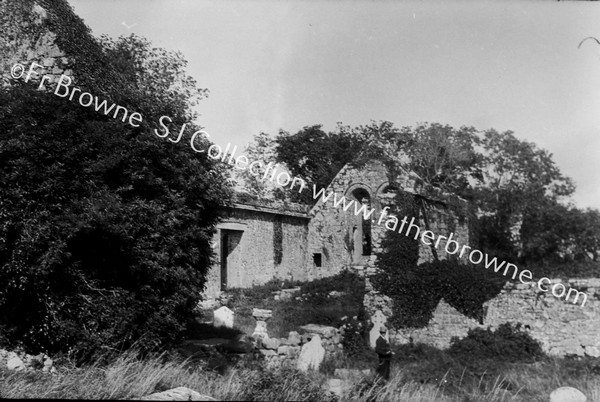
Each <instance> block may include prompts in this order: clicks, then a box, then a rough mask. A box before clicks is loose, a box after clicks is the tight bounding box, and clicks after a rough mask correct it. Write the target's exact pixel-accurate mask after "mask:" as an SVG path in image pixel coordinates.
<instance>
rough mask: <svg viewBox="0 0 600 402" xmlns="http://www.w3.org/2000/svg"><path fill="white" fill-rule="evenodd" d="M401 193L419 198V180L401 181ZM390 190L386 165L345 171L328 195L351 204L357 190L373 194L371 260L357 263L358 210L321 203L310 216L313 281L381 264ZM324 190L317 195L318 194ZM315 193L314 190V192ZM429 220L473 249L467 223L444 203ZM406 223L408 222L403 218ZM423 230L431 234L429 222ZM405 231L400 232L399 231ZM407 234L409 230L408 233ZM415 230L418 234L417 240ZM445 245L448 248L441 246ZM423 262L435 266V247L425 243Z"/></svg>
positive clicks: (436, 228) (437, 230) (440, 232)
mask: <svg viewBox="0 0 600 402" xmlns="http://www.w3.org/2000/svg"><path fill="white" fill-rule="evenodd" d="M396 181H397V182H398V185H399V187H400V188H399V190H401V191H405V192H408V193H411V194H418V193H419V189H418V185H417V184H416V181H415V177H414V176H413V175H411V174H407V173H405V174H404V175H402V176H400V177H398V178H397V179H396ZM388 185H389V181H388V177H387V174H386V168H385V167H384V166H383V164H381V163H379V162H377V161H373V162H371V163H368V164H366V165H365V166H364V167H361V168H354V167H351V166H349V165H347V166H345V167H344V168H343V169H342V170H341V171H340V172H339V173H338V174H337V176H336V177H335V178H334V180H333V181H332V182H331V184H330V185H329V186H328V187H327V189H326V191H327V192H335V194H337V196H338V199H339V197H340V196H342V195H344V196H345V197H346V199H348V200H351V199H353V197H352V192H353V191H354V190H356V189H363V190H365V191H367V192H368V193H369V197H370V200H371V205H370V208H375V212H374V213H373V214H372V215H371V239H372V240H371V242H372V253H371V256H368V257H367V256H365V257H362V258H360V259H358V260H357V259H356V258H353V255H352V253H353V235H352V230H353V227H354V226H356V225H357V224H359V222H360V219H362V214H360V215H358V216H357V215H355V212H354V211H355V209H354V206H351V207H350V208H349V209H348V210H347V211H344V210H343V208H342V206H341V205H339V206H337V207H336V206H334V205H333V201H332V200H333V197H331V198H330V199H329V200H328V201H327V202H325V203H324V202H322V201H318V202H317V203H316V204H315V206H314V207H313V208H312V210H311V211H310V215H311V217H312V219H311V221H310V223H309V235H308V252H309V257H308V258H307V269H306V270H307V272H308V276H309V278H310V279H317V278H322V277H325V276H331V275H335V274H336V273H338V272H339V271H340V270H341V269H343V268H345V267H355V268H356V267H364V268H369V267H372V266H373V265H374V263H375V254H376V253H378V252H380V251H381V248H380V244H381V241H382V239H383V237H384V236H385V233H386V232H387V230H388V229H386V227H385V226H384V224H385V218H384V219H383V220H381V223H378V221H379V219H380V216H381V211H382V209H383V208H384V207H385V206H386V205H388V204H389V202H390V201H391V197H393V195H390V194H389V193H386V192H385V190H386V187H387V186H388ZM318 190H320V189H317V191H318ZM311 191H312V189H311ZM427 216H428V220H429V224H430V230H431V231H433V232H434V234H435V235H436V236H437V235H443V236H448V235H449V234H450V233H454V239H455V240H457V241H459V242H460V244H468V241H469V229H468V223H467V222H466V220H461V219H459V218H458V217H457V216H455V215H454V214H453V213H452V212H451V211H450V210H447V209H446V208H445V207H444V206H443V204H442V203H435V205H433V206H430V207H428V211H427ZM398 218H399V219H402V216H399V217H398ZM419 226H420V228H421V233H422V232H423V231H424V230H426V229H425V227H426V226H425V221H424V220H423V218H422V217H421V219H420V222H419ZM398 228H399V227H398ZM405 230H406V229H405ZM414 233H415V230H414V229H413V232H412V234H413V236H414ZM440 245H443V243H441V244H440ZM441 248H442V250H438V256H439V257H440V258H441V259H444V258H445V257H446V253H445V251H444V250H443V247H441ZM316 253H318V254H321V256H322V266H321V267H317V266H316V265H315V264H314V262H313V259H312V258H311V256H312V255H313V254H316ZM419 254H420V262H423V261H430V260H432V259H433V254H432V251H431V248H430V247H429V246H426V245H424V244H423V243H422V242H421V241H420V240H419Z"/></svg>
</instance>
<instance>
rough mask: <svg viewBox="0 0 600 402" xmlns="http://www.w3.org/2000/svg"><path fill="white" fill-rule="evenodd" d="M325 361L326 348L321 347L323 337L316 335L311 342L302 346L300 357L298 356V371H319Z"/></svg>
mask: <svg viewBox="0 0 600 402" xmlns="http://www.w3.org/2000/svg"><path fill="white" fill-rule="evenodd" d="M323 359H325V348H323V345H321V337H320V336H319V335H314V336H313V337H312V339H311V340H310V342H308V343H305V344H304V345H302V350H301V351H300V356H298V363H297V364H298V366H297V367H298V370H300V371H304V372H306V371H308V370H311V369H312V370H319V367H320V366H321V363H323Z"/></svg>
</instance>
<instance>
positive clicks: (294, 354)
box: [257, 324, 342, 367]
mask: <svg viewBox="0 0 600 402" xmlns="http://www.w3.org/2000/svg"><path fill="white" fill-rule="evenodd" d="M300 330H301V332H302V334H299V333H298V332H296V331H291V332H290V333H289V334H288V336H287V338H261V339H258V340H257V351H258V353H260V354H261V355H263V356H264V357H265V359H266V360H267V366H268V367H278V366H287V367H297V366H298V360H299V357H300V354H301V351H302V348H303V346H304V345H307V344H308V343H309V342H310V341H311V340H312V339H313V337H314V336H315V335H318V336H319V338H320V344H321V346H322V348H323V349H324V354H323V358H324V357H326V356H327V355H328V354H333V353H335V352H336V351H338V350H340V351H341V350H342V344H341V334H342V332H341V330H340V329H337V328H335V327H330V326H325V325H317V324H308V325H304V326H302V327H300ZM310 353H313V352H310ZM313 354H314V353H313ZM323 358H321V359H318V360H321V362H322V360H323ZM318 364H320V362H319V363H318Z"/></svg>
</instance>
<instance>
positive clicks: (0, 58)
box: [0, 0, 73, 81]
mask: <svg viewBox="0 0 600 402" xmlns="http://www.w3.org/2000/svg"><path fill="white" fill-rule="evenodd" d="M47 19H48V11H47V10H46V9H45V8H43V7H42V6H40V5H39V4H37V3H36V2H33V1H11V0H3V1H0V31H1V32H2V34H1V35H0V68H1V70H0V71H1V73H0V74H1V75H2V77H3V78H6V77H8V75H9V72H10V68H11V67H12V66H13V65H14V64H15V63H21V64H23V65H24V66H26V67H28V66H29V65H31V63H33V62H36V63H38V64H40V65H42V66H43V68H39V69H37V70H36V72H37V73H39V76H42V75H51V76H53V77H54V81H57V80H58V78H59V77H60V75H61V74H65V75H69V76H70V75H72V73H73V72H72V70H71V69H70V68H71V66H70V63H69V59H68V58H67V57H66V55H65V53H64V52H63V51H62V50H61V49H59V47H58V46H57V45H56V43H55V41H56V34H55V33H53V32H51V31H49V30H48V27H47V26H46V25H47Z"/></svg>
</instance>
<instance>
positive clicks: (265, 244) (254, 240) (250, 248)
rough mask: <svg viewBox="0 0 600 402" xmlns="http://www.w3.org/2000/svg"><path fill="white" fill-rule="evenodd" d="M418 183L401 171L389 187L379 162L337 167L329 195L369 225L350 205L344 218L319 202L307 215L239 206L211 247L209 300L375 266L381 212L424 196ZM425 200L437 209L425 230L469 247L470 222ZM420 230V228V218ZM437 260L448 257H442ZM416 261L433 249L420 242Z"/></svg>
mask: <svg viewBox="0 0 600 402" xmlns="http://www.w3.org/2000/svg"><path fill="white" fill-rule="evenodd" d="M416 179H417V177H416V176H415V175H414V174H412V173H409V172H404V173H403V174H401V175H400V177H397V178H396V180H395V182H396V184H391V183H390V182H389V179H388V175H387V173H386V168H385V167H384V166H383V164H382V163H380V162H378V161H371V162H369V163H366V164H364V165H363V166H361V167H355V166H352V165H351V164H348V165H346V166H345V167H344V168H342V169H341V170H340V172H339V173H338V174H337V175H336V176H335V177H334V179H333V180H332V182H331V184H330V185H329V186H328V187H327V189H326V192H327V193H329V192H335V194H336V195H337V197H338V198H339V197H341V196H342V195H343V196H344V197H345V198H346V199H347V200H354V202H356V203H359V204H357V205H361V204H366V206H367V207H368V208H369V209H370V208H373V209H374V212H373V213H372V214H371V215H370V219H365V217H364V214H362V213H359V214H356V212H355V211H356V209H355V208H354V206H353V207H351V208H349V209H347V210H345V211H344V209H343V208H342V206H334V205H333V203H332V202H331V200H329V201H328V202H323V200H322V199H321V198H319V199H318V200H317V202H316V203H315V205H314V206H312V208H309V207H305V206H302V205H297V204H291V205H290V204H287V205H283V204H273V203H268V202H264V203H257V205H247V204H236V205H235V206H234V207H232V208H231V209H230V210H229V211H227V213H226V217H225V218H224V219H223V221H222V222H221V223H220V224H219V225H218V227H217V229H218V231H217V234H216V235H215V238H214V241H213V248H214V251H215V253H216V256H217V259H216V263H215V265H214V266H213V268H212V270H211V272H210V275H209V283H208V289H207V294H208V296H214V295H216V294H218V293H219V291H222V290H225V289H227V288H228V287H251V286H253V285H257V284H261V283H265V282H267V281H269V280H271V279H275V278H277V279H290V280H303V281H304V280H312V279H317V278H323V277H327V276H332V275H335V274H337V273H339V272H340V271H341V270H342V269H351V270H359V271H363V270H366V269H368V268H371V267H373V266H374V263H375V255H376V253H378V252H379V251H381V248H380V244H381V241H382V239H383V236H384V234H385V232H386V230H387V229H386V228H385V227H384V225H383V222H381V223H378V218H379V217H380V215H381V211H382V210H383V208H385V207H386V206H388V205H391V202H392V198H393V197H394V195H395V194H396V192H398V191H404V192H407V193H409V194H412V195H413V196H423V197H424V195H423V194H422V193H421V190H422V185H420V184H419V180H416ZM311 191H312V190H311ZM427 198H428V199H429V201H431V202H430V203H429V204H430V205H432V204H433V205H435V206H436V207H434V208H432V209H430V210H429V211H428V214H427V216H428V222H427V223H428V225H429V226H428V227H429V229H430V230H432V231H433V232H434V233H436V234H441V235H448V234H449V233H450V232H453V233H454V234H455V237H454V238H455V239H456V240H458V241H459V242H460V243H462V244H468V241H469V233H468V222H467V221H466V220H465V219H459V218H458V217H457V216H455V215H454V214H453V213H452V212H450V210H449V209H448V208H446V204H445V201H444V196H443V195H441V194H440V196H439V197H437V198H434V199H432V197H431V195H428V196H427ZM419 223H420V225H419V226H420V227H421V228H424V227H425V222H424V221H423V217H421V219H420V222H419ZM439 253H440V255H439V257H440V258H442V259H443V258H445V256H444V251H443V250H440V251H439ZM419 254H420V260H421V261H428V260H431V259H432V258H433V255H432V251H431V249H430V248H429V247H427V246H425V245H423V244H422V243H420V245H419Z"/></svg>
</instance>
